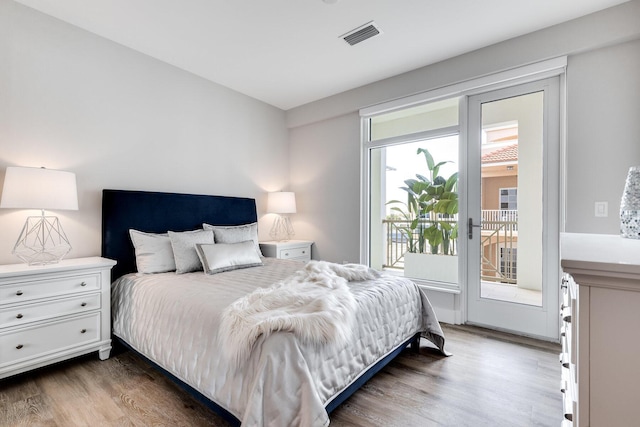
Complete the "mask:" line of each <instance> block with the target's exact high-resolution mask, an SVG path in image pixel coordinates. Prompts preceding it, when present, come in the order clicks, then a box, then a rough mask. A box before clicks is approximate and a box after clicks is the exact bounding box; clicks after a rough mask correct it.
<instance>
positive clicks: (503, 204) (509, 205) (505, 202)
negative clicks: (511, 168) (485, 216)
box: [500, 188, 518, 211]
mask: <svg viewBox="0 0 640 427" xmlns="http://www.w3.org/2000/svg"><path fill="white" fill-rule="evenodd" d="M517 209H518V189H517V188H501V189H500V210H503V211H505V210H513V211H515V210H517Z"/></svg>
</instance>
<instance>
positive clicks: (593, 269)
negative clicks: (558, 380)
mask: <svg viewBox="0 0 640 427" xmlns="http://www.w3.org/2000/svg"><path fill="white" fill-rule="evenodd" d="M560 253H561V259H562V261H561V265H562V268H563V270H564V272H565V273H566V274H565V276H564V278H563V283H562V290H563V296H564V298H563V303H562V307H561V312H562V315H561V316H562V319H563V322H562V325H563V326H562V329H561V337H562V344H563V353H562V354H561V355H560V358H561V362H562V363H563V367H564V368H563V369H562V371H563V382H562V384H563V386H562V389H563V392H564V402H565V418H566V419H567V420H566V421H565V424H564V425H573V426H581V427H585V426H592V427H598V426H637V425H640V240H633V239H624V238H622V237H620V236H617V235H597V234H575V233H564V234H563V235H562V237H561V250H560Z"/></svg>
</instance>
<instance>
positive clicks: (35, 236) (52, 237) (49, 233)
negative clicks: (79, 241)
mask: <svg viewBox="0 0 640 427" xmlns="http://www.w3.org/2000/svg"><path fill="white" fill-rule="evenodd" d="M70 250H71V245H70V244H69V240H68V239H67V236H66V234H64V230H63V229H62V226H61V225H60V221H59V220H58V217H55V216H44V212H43V213H42V215H41V216H30V217H28V218H27V221H26V222H25V224H24V227H23V228H22V232H21V233H20V237H18V241H17V242H16V245H15V246H14V248H13V252H12V253H13V254H14V255H15V256H17V257H18V258H20V259H21V260H22V261H24V262H26V263H27V264H29V265H44V264H55V263H57V262H59V261H60V260H61V259H62V258H64V256H65V255H66V254H68V253H69V251H70Z"/></svg>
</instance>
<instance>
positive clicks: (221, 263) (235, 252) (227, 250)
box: [196, 240, 262, 274]
mask: <svg viewBox="0 0 640 427" xmlns="http://www.w3.org/2000/svg"><path fill="white" fill-rule="evenodd" d="M196 252H197V253H198V257H200V261H201V262H202V266H203V267H204V272H205V273H206V274H216V273H222V272H224V271H230V270H237V269H239V268H248V267H257V266H259V265H262V260H261V259H260V256H259V255H258V254H257V253H256V251H255V248H254V243H253V241H252V240H247V241H246V242H240V243H216V244H214V245H202V244H197V245H196Z"/></svg>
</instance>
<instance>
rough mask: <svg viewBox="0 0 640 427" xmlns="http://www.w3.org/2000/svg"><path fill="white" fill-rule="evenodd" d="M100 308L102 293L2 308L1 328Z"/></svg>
mask: <svg viewBox="0 0 640 427" xmlns="http://www.w3.org/2000/svg"><path fill="white" fill-rule="evenodd" d="M98 309H100V294H98V293H93V294H84V295H80V296H73V297H70V298H65V299H58V300H48V301H44V302H38V303H34V304H28V305H18V306H11V307H9V308H0V329H2V328H4V327H7V326H19V325H22V324H27V323H30V322H33V321H36V320H44V319H49V318H52V317H56V316H61V315H67V314H74V313H82V312H86V311H91V310H98Z"/></svg>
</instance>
